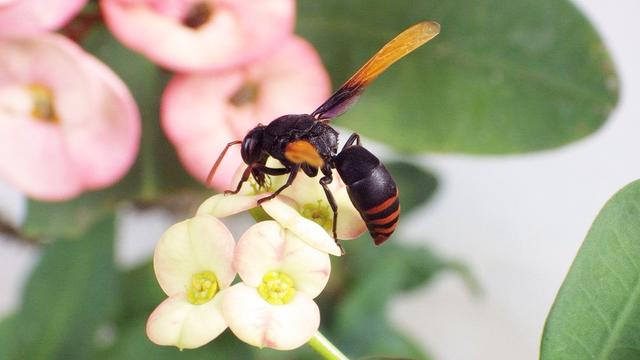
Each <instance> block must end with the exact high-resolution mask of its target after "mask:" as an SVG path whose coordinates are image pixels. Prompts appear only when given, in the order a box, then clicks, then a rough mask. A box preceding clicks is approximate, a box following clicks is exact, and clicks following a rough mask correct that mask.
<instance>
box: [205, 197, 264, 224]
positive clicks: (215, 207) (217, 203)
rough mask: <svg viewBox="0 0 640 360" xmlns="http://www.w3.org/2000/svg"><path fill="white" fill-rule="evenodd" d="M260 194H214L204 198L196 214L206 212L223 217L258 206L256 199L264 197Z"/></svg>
mask: <svg viewBox="0 0 640 360" xmlns="http://www.w3.org/2000/svg"><path fill="white" fill-rule="evenodd" d="M265 196H266V195H265V194H260V195H239V194H236V195H233V194H229V195H225V194H216V195H213V196H212V197H210V198H208V199H207V200H205V202H203V203H202V205H200V207H199V208H198V211H197V214H198V215H201V214H207V215H211V216H215V217H217V218H224V217H227V216H231V215H235V214H238V213H241V212H243V211H247V210H250V209H253V208H254V207H256V206H258V199H260V198H262V197H265Z"/></svg>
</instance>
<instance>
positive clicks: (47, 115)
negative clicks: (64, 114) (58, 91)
mask: <svg viewBox="0 0 640 360" xmlns="http://www.w3.org/2000/svg"><path fill="white" fill-rule="evenodd" d="M27 90H28V91H29V93H30V94H31V98H32V99H33V109H32V110H31V116H33V117H34V118H36V119H38V120H42V121H44V122H51V123H58V122H59V120H58V115H57V114H56V110H55V107H54V104H53V93H52V92H51V89H49V88H48V87H46V86H44V85H40V84H31V85H28V86H27Z"/></svg>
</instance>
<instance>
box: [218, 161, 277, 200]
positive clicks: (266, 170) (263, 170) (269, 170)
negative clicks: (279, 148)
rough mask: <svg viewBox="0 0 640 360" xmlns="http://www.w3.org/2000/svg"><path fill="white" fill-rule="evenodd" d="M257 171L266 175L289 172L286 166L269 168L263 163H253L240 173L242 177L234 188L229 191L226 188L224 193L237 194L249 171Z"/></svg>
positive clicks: (247, 177) (249, 173)
mask: <svg viewBox="0 0 640 360" xmlns="http://www.w3.org/2000/svg"><path fill="white" fill-rule="evenodd" d="M256 170H257V171H258V172H260V173H263V174H267V175H271V176H279V175H284V174H287V173H288V172H289V169H287V168H278V169H276V168H270V167H267V166H264V165H260V164H259V165H254V166H249V167H247V168H246V169H245V170H244V172H243V173H242V177H241V178H240V181H239V182H238V185H237V186H236V189H235V190H233V191H231V190H226V191H225V192H224V194H225V195H229V194H237V193H238V192H240V189H241V188H242V185H243V184H244V183H245V182H247V180H249V176H250V175H251V173H252V172H253V171H256Z"/></svg>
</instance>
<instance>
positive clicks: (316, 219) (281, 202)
mask: <svg viewBox="0 0 640 360" xmlns="http://www.w3.org/2000/svg"><path fill="white" fill-rule="evenodd" d="M267 165H268V166H270V167H274V168H276V167H282V166H281V165H280V164H278V163H277V161H276V160H272V159H270V161H269V162H268V163H267ZM245 168H246V166H241V168H240V169H239V171H238V172H237V173H236V176H235V179H234V181H233V182H232V185H233V186H234V187H235V185H236V184H237V182H238V179H239V178H240V175H239V174H241V173H242V171H243V170H244V169H245ZM288 176H289V175H288V174H287V175H282V176H268V177H267V185H266V188H262V189H260V188H258V185H257V184H256V182H255V180H254V179H253V177H250V178H249V181H247V182H246V183H245V184H244V185H243V186H242V189H241V190H240V192H239V193H238V194H236V195H224V194H217V195H214V196H212V197H211V198H209V199H207V200H206V201H205V202H204V203H203V204H202V205H200V208H199V209H198V214H209V215H213V216H215V217H218V218H222V217H226V216H230V215H233V214H237V213H239V212H242V211H246V210H249V209H252V208H254V207H256V206H257V202H258V200H259V199H261V198H264V197H266V196H268V195H269V194H271V193H272V192H273V191H275V190H276V189H278V188H279V187H280V186H282V185H283V184H284V183H285V181H286V179H287V177H288ZM320 176H321V175H318V176H316V177H314V178H310V177H308V176H307V175H305V174H304V173H303V172H300V173H299V174H298V176H297V177H296V179H295V181H294V182H293V184H292V185H291V186H289V187H288V188H287V189H285V190H284V191H283V192H282V193H280V195H279V196H277V197H276V198H274V199H272V200H269V201H266V202H263V203H262V204H261V206H262V209H264V211H265V212H266V213H267V214H268V215H269V216H270V217H271V218H273V219H274V220H276V221H277V222H279V223H280V225H282V226H283V227H284V228H286V229H288V230H289V231H291V232H293V233H294V234H296V235H297V236H299V237H300V238H301V239H302V240H303V241H305V242H306V243H307V244H309V245H310V246H313V247H314V248H316V249H318V250H322V251H324V252H327V253H329V254H332V255H336V256H340V255H341V250H340V248H339V246H338V245H337V244H336V243H335V241H334V239H333V238H332V235H331V233H332V225H333V212H332V210H331V207H330V206H329V202H328V201H327V198H326V196H325V193H324V191H323V189H322V186H320V184H319V182H318V181H319V179H320ZM329 189H330V190H331V193H332V194H333V196H334V198H335V200H336V204H337V206H338V221H337V231H336V232H337V236H338V239H342V240H348V239H354V238H356V237H358V236H360V234H362V233H363V232H364V231H365V230H366V225H365V223H364V221H363V220H362V218H361V217H360V214H359V213H358V211H357V210H356V209H355V207H354V206H353V203H352V202H351V200H350V199H349V195H348V193H347V189H346V186H345V185H344V183H342V181H341V180H340V177H339V176H338V173H337V172H335V171H334V173H333V182H332V183H331V184H329Z"/></svg>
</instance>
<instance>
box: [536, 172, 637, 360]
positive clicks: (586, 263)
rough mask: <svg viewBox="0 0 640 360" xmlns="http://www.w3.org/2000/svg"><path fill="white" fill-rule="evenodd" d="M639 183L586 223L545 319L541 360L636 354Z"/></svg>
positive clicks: (622, 357)
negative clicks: (584, 233) (587, 227)
mask: <svg viewBox="0 0 640 360" xmlns="http://www.w3.org/2000/svg"><path fill="white" fill-rule="evenodd" d="M638 219H640V181H635V182H633V183H631V184H629V185H627V186H626V187H625V188H623V189H622V190H620V191H619V192H618V193H617V194H616V195H614V196H613V197H612V198H611V199H610V200H609V202H607V204H606V205H605V207H604V208H603V209H602V211H600V214H599V215H598V217H597V218H596V220H595V221H594V223H593V225H592V226H591V230H590V231H589V234H588V235H587V238H586V239H585V240H584V243H583V244H582V247H581V248H580V251H579V252H578V255H577V256H576V258H575V260H574V262H573V265H571V269H570V270H569V274H568V275H567V277H566V279H565V281H564V283H563V284H562V287H561V288H560V291H559V293H558V296H557V297H556V300H555V303H554V304H553V308H552V309H551V312H550V314H549V317H548V318H547V323H546V325H545V329H544V335H543V338H542V346H541V359H543V360H556V359H563V360H564V359H580V360H582V359H602V360H604V359H607V360H615V359H620V360H627V359H637V358H639V357H640V337H638V324H640V260H639V259H640V221H638Z"/></svg>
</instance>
